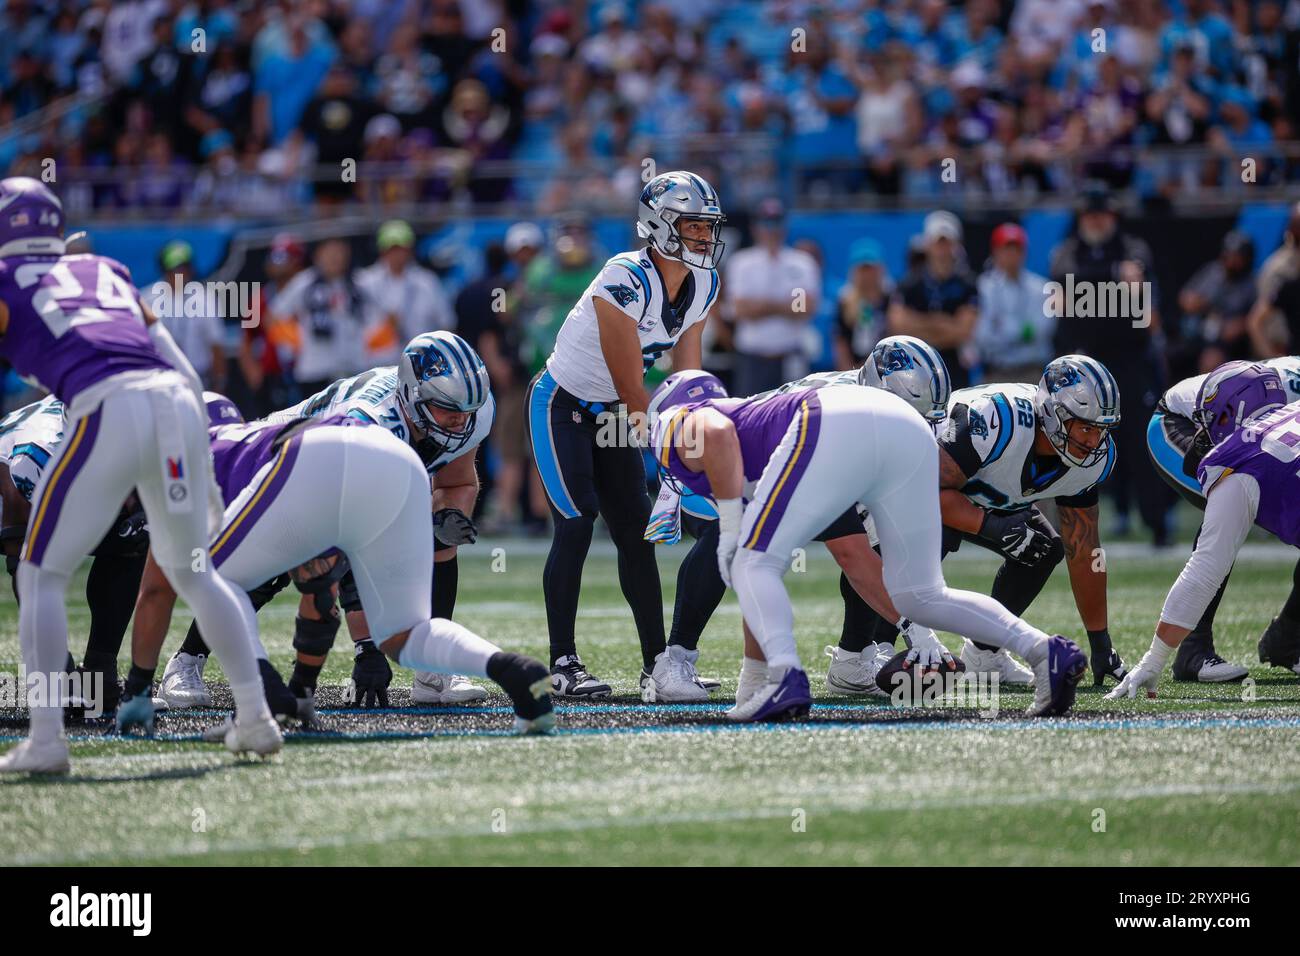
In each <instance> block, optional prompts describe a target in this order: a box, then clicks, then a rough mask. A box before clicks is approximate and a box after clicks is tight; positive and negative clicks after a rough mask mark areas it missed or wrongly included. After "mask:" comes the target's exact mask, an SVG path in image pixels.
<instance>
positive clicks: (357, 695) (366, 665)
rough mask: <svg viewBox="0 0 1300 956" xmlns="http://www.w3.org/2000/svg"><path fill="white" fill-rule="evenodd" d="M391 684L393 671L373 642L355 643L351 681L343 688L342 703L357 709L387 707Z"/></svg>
mask: <svg viewBox="0 0 1300 956" xmlns="http://www.w3.org/2000/svg"><path fill="white" fill-rule="evenodd" d="M392 682H393V669H392V668H391V667H389V666H388V658H387V657H385V656H384V653H383V651H381V650H380V649H379V648H377V647H375V642H374V641H370V640H366V641H357V647H356V656H355V657H354V658H353V659H352V679H351V680H349V681H348V682H347V684H345V685H344V686H343V703H345V704H356V705H357V706H358V707H387V706H388V685H389V684H391V683H392Z"/></svg>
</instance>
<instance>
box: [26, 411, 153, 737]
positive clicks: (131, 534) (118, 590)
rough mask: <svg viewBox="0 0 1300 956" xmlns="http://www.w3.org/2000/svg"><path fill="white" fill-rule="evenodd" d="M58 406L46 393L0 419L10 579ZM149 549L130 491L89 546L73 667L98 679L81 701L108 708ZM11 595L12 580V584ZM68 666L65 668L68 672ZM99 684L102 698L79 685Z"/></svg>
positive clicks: (58, 422) (58, 439) (115, 695)
mask: <svg viewBox="0 0 1300 956" xmlns="http://www.w3.org/2000/svg"><path fill="white" fill-rule="evenodd" d="M64 422H65V410H64V407H63V403H62V402H60V401H59V400H58V399H57V398H55V397H54V396H53V395H49V396H46V397H45V398H43V399H41V400H40V401H38V402H33V403H31V404H30V405H25V406H23V407H22V408H19V409H16V410H14V411H13V412H12V413H10V414H9V415H8V416H6V417H5V418H4V420H3V421H0V546H3V550H4V553H5V569H6V570H7V571H8V572H9V574H10V575H11V576H12V575H14V574H15V573H16V572H17V570H18V554H19V551H20V550H21V548H22V544H23V538H24V537H25V535H26V530H27V521H28V518H29V517H30V515H31V500H32V494H33V492H34V491H35V490H36V485H37V484H38V483H39V482H40V479H41V475H43V474H44V473H45V469H46V467H47V466H48V465H49V463H50V460H51V459H52V458H53V457H54V453H55V452H56V451H57V450H58V448H59V446H60V445H62V444H63V433H64ZM148 550H149V531H148V528H147V526H146V524H145V517H144V509H143V508H141V507H140V501H139V498H137V497H136V495H135V494H131V495H130V496H129V497H128V498H127V501H126V503H125V504H124V505H123V507H122V509H121V511H120V512H119V513H118V518H117V521H116V522H115V523H114V525H113V527H112V528H110V529H109V530H108V533H107V534H106V535H104V538H103V540H102V541H100V542H99V544H98V545H96V546H95V549H94V550H93V551H91V552H90V553H91V555H92V557H93V558H94V560H93V561H91V564H90V572H89V574H88V575H87V577H86V604H87V606H88V607H89V609H90V634H89V636H88V637H87V638H86V655H85V657H84V658H83V660H82V664H81V666H80V667H76V668H75V669H76V670H78V671H79V672H80V673H81V674H83V675H97V676H98V681H96V682H91V683H89V684H88V685H87V684H86V683H83V685H82V688H83V692H82V697H83V698H85V699H84V700H83V701H82V703H83V704H84V705H85V706H87V707H90V708H93V709H97V710H100V711H102V712H104V713H112V711H113V710H114V709H116V707H117V702H118V699H119V696H120V688H119V686H118V676H117V654H118V651H119V650H121V648H122V639H123V638H124V637H125V636H126V628H127V625H128V624H129V623H130V621H131V610H132V608H133V607H134V606H135V594H136V591H138V590H139V589H140V575H141V573H142V572H143V571H144V557H145V553H146V552H147V551H148ZM12 583H13V588H14V598H15V599H17V597H18V582H17V580H16V579H14V580H13V581H12ZM72 669H74V665H72V664H70V665H69V670H72ZM87 686H89V687H92V688H93V687H96V686H98V687H102V688H103V697H102V698H101V699H93V700H92V699H90V698H88V697H86V688H87Z"/></svg>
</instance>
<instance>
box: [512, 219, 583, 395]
mask: <svg viewBox="0 0 1300 956" xmlns="http://www.w3.org/2000/svg"><path fill="white" fill-rule="evenodd" d="M511 255H512V257H514V258H516V259H518V258H520V257H525V256H528V255H529V250H527V249H525V250H522V251H520V252H512V253H511ZM599 271H600V262H599V260H598V258H597V256H596V252H595V245H594V239H593V237H592V234H591V223H590V221H589V220H588V219H587V217H586V216H585V215H583V214H581V213H570V214H568V215H567V216H564V217H562V218H560V219H559V220H557V221H556V223H555V224H554V225H553V226H552V227H551V241H550V248H549V249H548V250H547V251H546V252H544V253H541V254H538V255H533V256H531V258H529V260H528V265H527V267H526V268H525V270H524V273H523V278H522V281H521V282H520V284H519V286H518V291H519V294H520V295H519V317H520V319H521V323H522V333H523V336H522V337H523V357H524V361H525V362H526V363H527V366H528V374H529V376H530V377H531V376H533V375H536V374H537V373H538V372H540V371H541V370H542V368H543V367H544V366H545V365H546V360H547V358H548V357H549V356H550V354H551V351H552V350H553V349H554V347H555V337H556V335H558V334H559V331H560V326H561V325H563V324H564V319H565V317H566V316H567V315H568V314H569V310H570V309H571V308H573V303H575V302H577V301H578V298H579V297H580V296H581V295H582V294H583V293H584V292H585V291H586V290H587V286H589V285H590V284H591V280H592V279H593V278H595V276H596V273H598V272H599Z"/></svg>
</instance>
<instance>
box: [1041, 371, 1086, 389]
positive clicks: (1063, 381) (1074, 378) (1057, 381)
mask: <svg viewBox="0 0 1300 956" xmlns="http://www.w3.org/2000/svg"><path fill="white" fill-rule="evenodd" d="M1079 381H1080V376H1079V370H1078V369H1077V368H1075V367H1074V366H1072V365H1065V366H1062V367H1061V368H1060V369H1058V370H1057V371H1056V372H1055V373H1054V374H1052V375H1051V376H1050V377H1049V378H1048V379H1047V390H1048V391H1049V392H1053V393H1055V392H1059V391H1060V390H1061V389H1063V388H1069V387H1070V386H1071V385H1076V384H1078V382H1079Z"/></svg>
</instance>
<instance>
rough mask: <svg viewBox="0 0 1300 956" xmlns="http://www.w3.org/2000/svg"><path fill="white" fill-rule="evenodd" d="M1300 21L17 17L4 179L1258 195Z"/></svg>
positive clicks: (252, 191) (1166, 10) (424, 197)
mask: <svg viewBox="0 0 1300 956" xmlns="http://www.w3.org/2000/svg"><path fill="white" fill-rule="evenodd" d="M1298 27H1300V0H1124V2H1119V0H966V2H963V3H957V2H948V0H642V2H628V0H532V2H529V0H278V2H277V0H45V2H40V0H6V2H5V3H4V5H3V12H2V13H0V37H3V38H4V42H3V43H2V44H0V130H5V129H8V130H9V132H0V168H7V169H8V170H9V171H10V172H11V173H18V172H30V171H31V170H33V169H35V170H37V171H39V169H40V164H41V161H42V160H44V159H46V158H54V159H55V160H56V161H57V162H58V163H59V165H60V167H63V168H65V169H68V170H74V169H75V170H78V171H80V172H81V175H74V174H72V173H68V174H66V175H65V176H64V177H62V181H64V182H76V183H78V184H79V188H78V190H77V192H76V193H75V194H73V195H72V196H70V197H69V199H70V201H71V202H72V203H73V205H74V206H76V205H78V204H80V206H81V208H93V209H96V210H113V209H132V208H144V207H148V208H154V209H158V208H166V209H178V208H192V209H198V210H202V209H206V208H217V209H221V210H223V211H228V212H239V211H243V212H245V213H256V214H262V215H267V214H273V213H275V212H276V211H277V210H283V209H288V208H294V207H301V206H303V205H306V204H309V203H311V202H313V201H316V202H320V203H324V204H332V203H346V202H349V201H366V202H371V203H399V202H428V203H438V202H442V201H451V200H456V201H460V202H464V203H471V204H473V203H478V204H483V203H495V202H499V201H502V200H517V201H521V202H530V203H533V204H536V205H537V206H539V207H540V211H541V212H555V211H560V210H572V209H575V208H579V207H591V208H607V207H608V206H610V205H611V204H618V203H621V202H623V201H624V200H623V197H624V196H626V195H627V192H628V187H629V185H631V184H634V183H636V182H639V181H640V178H641V173H642V171H643V165H642V164H643V161H644V160H645V158H647V157H655V158H656V159H657V160H659V165H660V168H672V167H673V166H689V167H691V168H698V169H699V170H700V172H701V173H702V174H704V175H706V176H708V175H709V174H710V173H712V174H713V178H717V179H720V180H721V179H725V178H726V174H727V173H729V172H733V173H735V172H739V171H741V170H743V172H744V175H743V176H742V177H739V178H738V180H737V181H736V182H735V183H733V184H731V189H730V190H727V191H726V192H727V195H728V199H729V200H730V202H731V203H732V205H733V206H735V205H739V204H749V203H750V202H752V201H756V200H757V199H758V198H761V196H763V195H766V194H768V193H771V192H773V191H775V187H777V186H778V185H779V186H782V187H786V188H787V189H788V188H789V187H790V186H791V183H790V179H789V178H787V177H793V180H794V182H793V188H794V189H795V191H796V192H795V193H793V194H791V193H789V192H787V198H790V197H791V196H792V195H793V196H795V197H796V198H799V197H804V196H809V197H814V198H815V197H822V198H824V199H829V198H830V197H842V196H844V195H846V194H849V193H863V194H878V195H883V196H897V195H903V196H925V195H931V194H933V193H935V192H936V191H937V190H941V189H944V188H945V183H948V184H949V188H948V191H949V192H951V191H952V189H951V182H950V180H951V175H952V174H953V173H955V182H956V185H957V186H958V187H959V188H960V189H961V190H962V191H964V192H974V193H977V194H986V195H990V196H994V197H1005V196H1014V195H1024V194H1028V195H1033V194H1037V193H1044V192H1070V191H1072V190H1073V189H1075V188H1077V186H1078V184H1079V182H1081V181H1082V179H1084V178H1090V179H1101V180H1104V181H1106V182H1108V183H1110V184H1111V185H1112V186H1114V187H1124V188H1128V187H1132V188H1133V189H1135V190H1137V191H1139V192H1140V193H1142V194H1143V195H1146V196H1153V197H1160V196H1163V197H1172V196H1176V195H1185V194H1188V193H1195V192H1196V191H1197V190H1200V189H1209V188H1217V189H1220V190H1228V191H1233V190H1237V191H1239V190H1240V189H1241V188H1242V186H1243V183H1242V181H1241V180H1242V176H1241V163H1240V160H1241V159H1242V158H1246V157H1248V158H1252V159H1254V160H1255V161H1256V162H1255V168H1254V170H1253V171H1252V173H1251V176H1252V177H1253V183H1252V184H1281V183H1287V182H1294V181H1296V180H1297V179H1300V155H1297V154H1295V153H1294V152H1293V151H1292V150H1291V149H1290V147H1291V146H1292V145H1293V144H1294V142H1295V140H1296V130H1297V128H1300V71H1298V70H1297V69H1296V62H1297V58H1298V57H1300V30H1298V29H1297V28H1298ZM72 94H77V95H78V96H77V97H75V98H71V99H70V97H71V95H72ZM65 100H66V101H67V103H66V104H64V101H65ZM64 105H66V108H64ZM43 110H45V112H42V111H43ZM24 120H26V122H24ZM15 123H17V124H18V125H17V126H13V125H12V124H15ZM750 141H752V143H753V144H754V145H753V146H752V148H749V149H747V148H744V143H746V142H750ZM722 143H731V144H733V145H732V146H731V147H728V148H722V147H721V146H720V144H722ZM1159 147H1185V149H1183V150H1172V151H1171V150H1160V149H1158V148H1159ZM1152 149H1154V151H1153V152H1148V153H1142V152H1141V151H1142V150H1152ZM947 159H951V160H953V161H954V163H955V165H954V166H951V167H947V168H948V169H949V174H950V180H945V179H944V170H945V164H944V162H943V161H944V160H947ZM346 160H353V161H355V162H357V163H360V164H363V166H364V169H363V171H362V172H361V173H359V174H358V175H357V176H356V178H355V180H354V181H349V180H348V179H347V178H346V177H345V176H344V174H343V173H342V172H341V168H342V165H343V164H344V162H345V161H346ZM507 160H508V161H515V162H516V163H517V164H518V165H517V166H512V165H510V164H509V163H507V164H506V165H504V166H502V165H501V163H500V162H499V161H507ZM126 170H134V172H132V173H127V172H125V171H126ZM96 173H98V174H99V175H95V174H96Z"/></svg>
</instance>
